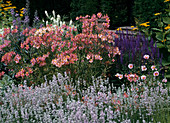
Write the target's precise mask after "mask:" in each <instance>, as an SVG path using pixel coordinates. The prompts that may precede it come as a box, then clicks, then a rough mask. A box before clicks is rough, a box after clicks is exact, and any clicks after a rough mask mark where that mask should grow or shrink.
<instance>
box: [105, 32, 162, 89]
mask: <svg viewBox="0 0 170 123" xmlns="http://www.w3.org/2000/svg"><path fill="white" fill-rule="evenodd" d="M128 33H129V32H128V31H126V33H123V32H119V37H118V38H116V39H115V46H117V47H118V48H119V50H120V52H121V55H120V56H117V57H116V62H115V63H114V64H113V65H111V66H112V67H111V68H110V71H109V72H108V76H109V77H110V82H111V83H112V82H113V83H114V84H115V85H116V84H117V85H118V86H119V85H121V84H122V83H123V82H124V81H123V80H121V81H120V82H119V83H117V79H115V74H116V73H120V72H122V73H129V74H130V73H131V72H133V73H136V74H142V73H143V71H142V70H141V69H140V66H142V65H150V66H151V65H156V66H157V68H158V70H159V72H160V73H161V75H162V77H163V76H164V75H163V73H162V72H161V67H162V66H161V64H162V57H163V56H162V54H161V55H160V53H159V48H157V46H156V43H155V41H153V40H152V39H151V41H149V40H148V39H147V37H145V36H144V35H142V34H141V33H138V34H137V35H135V34H128ZM144 55H148V56H149V57H150V58H149V60H146V59H144V57H143V56H144ZM129 64H133V65H134V67H133V68H134V69H133V71H130V70H129V69H128V67H127V66H128V65H129ZM115 67H116V69H115ZM147 74H151V73H150V72H149V71H148V73H147ZM114 81H115V82H114Z"/></svg>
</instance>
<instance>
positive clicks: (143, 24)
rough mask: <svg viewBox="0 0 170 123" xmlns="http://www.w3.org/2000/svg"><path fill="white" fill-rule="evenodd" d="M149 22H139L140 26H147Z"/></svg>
mask: <svg viewBox="0 0 170 123" xmlns="http://www.w3.org/2000/svg"><path fill="white" fill-rule="evenodd" d="M148 23H149V22H145V23H141V24H140V26H145V27H148V26H150V25H147V24H148Z"/></svg>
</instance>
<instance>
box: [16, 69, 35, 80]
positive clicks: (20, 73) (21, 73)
mask: <svg viewBox="0 0 170 123" xmlns="http://www.w3.org/2000/svg"><path fill="white" fill-rule="evenodd" d="M26 70H27V71H26ZM31 73H33V70H32V69H31V68H29V67H26V69H23V68H22V69H21V70H20V71H19V72H18V73H16V75H15V77H16V78H18V77H22V78H24V76H29V74H31Z"/></svg>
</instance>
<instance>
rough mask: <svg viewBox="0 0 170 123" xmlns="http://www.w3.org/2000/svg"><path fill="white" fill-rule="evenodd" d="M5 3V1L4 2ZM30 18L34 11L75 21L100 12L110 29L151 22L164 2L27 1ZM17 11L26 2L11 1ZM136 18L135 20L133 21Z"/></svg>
mask: <svg viewBox="0 0 170 123" xmlns="http://www.w3.org/2000/svg"><path fill="white" fill-rule="evenodd" d="M4 1H7V0H4ZM29 1H30V17H31V20H32V19H33V17H34V12H35V10H38V16H39V17H40V18H41V19H42V18H45V14H44V11H45V10H47V11H48V12H52V10H55V11H56V13H57V14H60V15H61V16H66V17H68V20H69V19H73V20H74V19H75V18H76V17H77V16H80V15H83V16H84V15H87V14H88V15H92V14H97V13H98V12H102V13H103V14H106V13H107V14H108V16H109V17H110V20H111V26H110V27H111V29H114V28H117V27H120V26H129V25H134V24H135V21H136V20H140V22H146V21H151V20H153V19H154V16H153V15H154V13H157V12H160V11H163V8H164V6H165V3H164V0H29ZM11 2H12V3H13V5H15V6H17V8H18V9H20V8H22V7H25V4H26V0H11ZM134 18H136V19H134Z"/></svg>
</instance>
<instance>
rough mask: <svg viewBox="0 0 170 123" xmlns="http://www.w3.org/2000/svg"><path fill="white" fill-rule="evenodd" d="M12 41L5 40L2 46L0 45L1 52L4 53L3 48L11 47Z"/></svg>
mask: <svg viewBox="0 0 170 123" xmlns="http://www.w3.org/2000/svg"><path fill="white" fill-rule="evenodd" d="M10 43H11V41H8V40H5V41H4V43H3V44H2V45H0V51H3V48H5V47H7V46H10Z"/></svg>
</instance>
